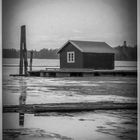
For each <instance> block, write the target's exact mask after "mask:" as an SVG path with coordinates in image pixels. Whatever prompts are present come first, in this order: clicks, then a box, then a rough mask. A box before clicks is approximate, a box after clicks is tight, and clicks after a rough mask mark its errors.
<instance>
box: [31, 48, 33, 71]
mask: <svg viewBox="0 0 140 140" xmlns="http://www.w3.org/2000/svg"><path fill="white" fill-rule="evenodd" d="M32 62H33V51H31V52H30V71H32Z"/></svg>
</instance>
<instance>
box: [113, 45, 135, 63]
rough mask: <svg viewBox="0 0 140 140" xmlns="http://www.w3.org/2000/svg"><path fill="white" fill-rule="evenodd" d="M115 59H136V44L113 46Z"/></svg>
mask: <svg viewBox="0 0 140 140" xmlns="http://www.w3.org/2000/svg"><path fill="white" fill-rule="evenodd" d="M114 49H115V50H116V51H115V52H116V53H115V60H118V61H119V60H120V61H121V60H124V61H137V45H135V46H133V47H131V46H117V47H115V48H114Z"/></svg>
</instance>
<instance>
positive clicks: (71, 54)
mask: <svg viewBox="0 0 140 140" xmlns="http://www.w3.org/2000/svg"><path fill="white" fill-rule="evenodd" d="M74 62H75V53H74V52H67V63H74Z"/></svg>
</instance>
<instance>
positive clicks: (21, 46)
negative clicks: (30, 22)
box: [19, 28, 23, 74]
mask: <svg viewBox="0 0 140 140" xmlns="http://www.w3.org/2000/svg"><path fill="white" fill-rule="evenodd" d="M22 32H23V31H22V28H21V34H20V63H19V74H23V42H22V38H23V37H22V34H23V33H22Z"/></svg>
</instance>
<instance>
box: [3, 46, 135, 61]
mask: <svg viewBox="0 0 140 140" xmlns="http://www.w3.org/2000/svg"><path fill="white" fill-rule="evenodd" d="M114 49H115V52H116V53H115V60H120V61H121V60H122V61H136V60H137V45H135V46H133V47H131V46H117V47H115V48H114ZM57 51H58V49H41V50H40V51H36V50H33V58H37V59H58V58H59V55H58V54H57ZM27 54H28V58H29V57H30V51H28V53H27ZM19 57H20V51H19V50H16V49H3V58H19Z"/></svg>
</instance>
